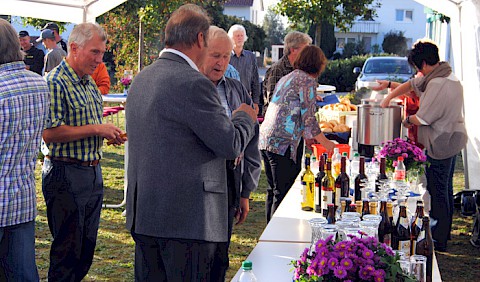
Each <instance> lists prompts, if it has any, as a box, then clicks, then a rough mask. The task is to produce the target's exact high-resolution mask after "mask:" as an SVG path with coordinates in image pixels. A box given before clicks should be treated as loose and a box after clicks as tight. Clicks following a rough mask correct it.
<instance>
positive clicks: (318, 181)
mask: <svg viewBox="0 0 480 282" xmlns="http://www.w3.org/2000/svg"><path fill="white" fill-rule="evenodd" d="M324 177H325V158H324V156H323V155H321V156H320V159H319V160H318V173H317V175H316V176H315V194H314V202H315V212H317V213H321V212H322V180H323V178H324Z"/></svg>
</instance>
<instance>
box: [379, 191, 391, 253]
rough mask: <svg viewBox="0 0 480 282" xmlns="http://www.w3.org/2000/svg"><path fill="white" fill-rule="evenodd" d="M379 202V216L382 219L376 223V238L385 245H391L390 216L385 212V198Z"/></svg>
mask: <svg viewBox="0 0 480 282" xmlns="http://www.w3.org/2000/svg"><path fill="white" fill-rule="evenodd" d="M380 203H381V204H380V216H381V217H382V220H381V221H380V224H379V225H378V240H379V241H380V242H381V243H385V244H387V246H391V240H392V223H391V222H390V217H389V216H388V212H387V200H382V201H381V202H380Z"/></svg>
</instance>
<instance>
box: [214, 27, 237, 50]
mask: <svg viewBox="0 0 480 282" xmlns="http://www.w3.org/2000/svg"><path fill="white" fill-rule="evenodd" d="M217 38H223V39H228V40H229V41H230V42H232V41H231V40H230V37H229V36H228V34H227V32H226V31H225V30H224V29H223V28H219V27H218V26H214V25H211V26H210V28H209V29H208V39H209V40H212V39H217ZM232 45H233V43H232ZM232 48H233V47H232Z"/></svg>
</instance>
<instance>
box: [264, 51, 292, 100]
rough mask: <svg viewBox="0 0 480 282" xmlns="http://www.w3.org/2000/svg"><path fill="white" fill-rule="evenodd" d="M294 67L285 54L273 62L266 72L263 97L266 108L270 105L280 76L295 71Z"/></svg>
mask: <svg viewBox="0 0 480 282" xmlns="http://www.w3.org/2000/svg"><path fill="white" fill-rule="evenodd" d="M293 70H294V69H293V67H292V65H291V64H290V61H289V60H288V57H287V56H283V57H282V58H281V59H280V60H279V61H278V62H276V63H275V64H273V65H272V66H271V67H270V68H269V69H268V70H267V72H266V73H265V79H264V80H263V98H264V108H266V107H267V106H268V104H269V103H270V101H271V100H272V96H273V93H274V91H275V86H276V85H277V82H278V81H279V80H280V78H282V77H284V76H286V75H287V74H289V73H291V72H292V71H293Z"/></svg>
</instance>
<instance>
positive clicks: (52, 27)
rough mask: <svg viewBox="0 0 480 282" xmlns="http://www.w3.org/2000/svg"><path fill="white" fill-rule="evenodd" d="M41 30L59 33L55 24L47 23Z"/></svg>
mask: <svg viewBox="0 0 480 282" xmlns="http://www.w3.org/2000/svg"><path fill="white" fill-rule="evenodd" d="M43 29H51V30H56V31H60V29H58V25H57V24H56V23H53V22H49V23H47V24H46V25H45V27H43Z"/></svg>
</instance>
